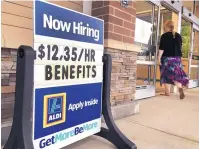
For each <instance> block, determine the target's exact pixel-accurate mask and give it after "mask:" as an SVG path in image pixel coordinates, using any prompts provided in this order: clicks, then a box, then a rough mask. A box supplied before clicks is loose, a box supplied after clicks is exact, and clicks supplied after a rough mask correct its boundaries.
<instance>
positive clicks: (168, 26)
mask: <svg viewBox="0 0 199 149" xmlns="http://www.w3.org/2000/svg"><path fill="white" fill-rule="evenodd" d="M164 27H165V28H166V29H169V31H171V32H172V34H173V38H175V32H174V23H173V21H171V20H167V21H166V22H165V23H164Z"/></svg>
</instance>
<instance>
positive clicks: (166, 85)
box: [164, 84, 171, 95]
mask: <svg viewBox="0 0 199 149" xmlns="http://www.w3.org/2000/svg"><path fill="white" fill-rule="evenodd" d="M164 88H165V93H166V94H168V95H169V94H170V89H171V85H170V84H164Z"/></svg>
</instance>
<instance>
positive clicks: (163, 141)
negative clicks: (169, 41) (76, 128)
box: [65, 88, 199, 149]
mask: <svg viewBox="0 0 199 149" xmlns="http://www.w3.org/2000/svg"><path fill="white" fill-rule="evenodd" d="M116 123H117V125H118V127H119V128H120V129H121V130H122V132H123V133H124V134H125V135H126V136H127V137H128V138H129V139H131V140H132V141H133V142H135V143H136V145H137V146H138V149H199V88H197V89H190V90H187V91H186V99H185V100H179V97H178V95H177V94H176V95H172V96H171V97H164V96H156V97H154V98H150V99H145V100H141V101H140V113H139V114H137V115H133V116H131V117H127V118H124V119H121V120H117V121H116ZM101 148H103V149H115V147H114V146H113V145H112V144H110V143H109V142H107V141H105V140H103V139H101V138H98V137H90V138H87V139H85V140H83V141H80V142H78V143H75V144H73V145H71V146H69V147H67V148H65V149H101Z"/></svg>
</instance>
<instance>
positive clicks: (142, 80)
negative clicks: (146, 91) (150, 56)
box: [136, 64, 154, 86]
mask: <svg viewBox="0 0 199 149" xmlns="http://www.w3.org/2000/svg"><path fill="white" fill-rule="evenodd" d="M151 69H152V71H151V72H152V73H151V75H150V77H149V76H148V65H140V64H138V65H137V80H136V85H138V86H139V85H153V84H154V83H153V78H154V73H153V72H154V66H151Z"/></svg>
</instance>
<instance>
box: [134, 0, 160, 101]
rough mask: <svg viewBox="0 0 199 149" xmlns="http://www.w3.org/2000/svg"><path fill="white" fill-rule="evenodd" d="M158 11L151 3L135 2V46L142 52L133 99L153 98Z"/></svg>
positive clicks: (138, 61) (138, 60)
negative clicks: (139, 47) (140, 48)
mask: <svg viewBox="0 0 199 149" xmlns="http://www.w3.org/2000/svg"><path fill="white" fill-rule="evenodd" d="M158 11H159V7H158V6H156V5H155V4H153V3H151V2H148V1H136V29H135V44H137V45H139V46H141V47H142V52H140V53H138V59H137V80H136V94H135V99H143V98H148V97H152V96H155V78H156V53H157V52H156V51H157V35H158Z"/></svg>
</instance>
